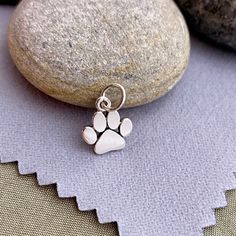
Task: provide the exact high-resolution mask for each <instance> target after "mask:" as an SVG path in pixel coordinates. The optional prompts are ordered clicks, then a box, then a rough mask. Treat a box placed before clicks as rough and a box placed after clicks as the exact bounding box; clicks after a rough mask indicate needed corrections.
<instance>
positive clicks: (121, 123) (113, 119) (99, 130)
mask: <svg viewBox="0 0 236 236" xmlns="http://www.w3.org/2000/svg"><path fill="white" fill-rule="evenodd" d="M132 128H133V125H132V122H131V120H130V119H128V118H124V119H122V120H120V115H119V113H118V111H110V112H108V113H107V114H104V113H103V112H101V111H97V112H96V113H95V114H94V117H93V127H89V126H87V127H85V129H84V130H83V132H82V136H83V139H84V141H85V142H86V143H88V144H90V145H92V144H95V146H94V151H95V153H97V154H104V153H107V152H110V151H115V150H121V149H123V148H124V147H125V139H124V137H126V136H128V135H129V134H130V133H131V131H132Z"/></svg>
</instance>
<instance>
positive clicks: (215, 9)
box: [176, 0, 236, 50]
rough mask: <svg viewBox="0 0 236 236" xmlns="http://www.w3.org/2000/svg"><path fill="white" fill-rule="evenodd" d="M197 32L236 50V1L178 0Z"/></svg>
mask: <svg viewBox="0 0 236 236" xmlns="http://www.w3.org/2000/svg"><path fill="white" fill-rule="evenodd" d="M176 2H177V3H178V4H179V6H180V8H181V9H182V11H183V13H184V15H185V16H186V18H187V21H188V23H189V24H190V26H192V27H193V28H194V29H195V30H196V31H198V32H200V33H202V34H203V35H205V36H207V37H208V38H210V39H212V40H214V41H215V42H217V43H220V44H223V45H225V46H228V47H231V48H233V49H234V50H236V1H235V0H198V1H196V0H176Z"/></svg>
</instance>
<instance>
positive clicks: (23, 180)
mask: <svg viewBox="0 0 236 236" xmlns="http://www.w3.org/2000/svg"><path fill="white" fill-rule="evenodd" d="M227 200H228V203H229V205H228V206H227V207H226V208H222V209H217V210H216V218H217V225H216V226H213V227H209V228H206V229H205V230H204V233H205V236H236V190H232V191H229V192H227ZM21 235H23V236H36V235H37V236H46V235H47V236H49V235H50V236H54V235H55V236H72V235H73V236H118V230H117V225H116V224H115V223H112V224H105V225H101V224H99V223H98V221H97V218H96V214H95V212H94V211H91V212H81V211H79V210H78V209H77V206H76V203H75V200H74V199H59V198H58V196H57V193H56V188H55V186H46V187H40V186H38V184H37V181H36V178H35V176H33V175H31V176H20V175H19V174H18V171H17V166H16V164H1V165H0V236H21Z"/></svg>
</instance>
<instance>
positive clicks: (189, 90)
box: [0, 7, 236, 236]
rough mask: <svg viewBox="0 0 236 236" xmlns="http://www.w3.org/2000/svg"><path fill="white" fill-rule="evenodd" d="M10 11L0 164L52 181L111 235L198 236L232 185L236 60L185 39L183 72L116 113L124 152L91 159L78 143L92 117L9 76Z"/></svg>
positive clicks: (0, 78)
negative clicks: (124, 130)
mask: <svg viewBox="0 0 236 236" xmlns="http://www.w3.org/2000/svg"><path fill="white" fill-rule="evenodd" d="M10 12H11V10H8V9H7V8H5V9H4V8H3V7H1V8H0V29H1V37H0V52H1V54H0V130H1V132H0V157H1V161H2V162H10V161H18V162H19V169H20V172H21V173H22V174H26V173H32V172H37V177H38V180H39V183H40V184H49V183H55V182H56V183H57V184H58V192H59V195H60V196H61V197H67V196H76V197H77V201H78V205H79V207H80V209H82V210H89V209H93V208H96V209H97V212H98V217H99V220H100V222H107V221H118V226H119V231H120V235H121V236H137V235H140V236H154V235H155V236H156V235H161V236H169V235H175V236H200V235H202V229H201V228H202V227H204V226H207V225H210V224H213V223H214V222H215V219H214V213H213V210H212V208H215V207H220V206H224V205H225V204H226V201H225V195H224V191H225V190H226V189H231V188H236V181H235V177H234V175H233V171H235V169H236V158H235V157H236V145H235V137H236V125H235V124H236V83H235V79H236V78H235V75H236V67H235V63H236V55H235V54H232V53H229V52H224V51H220V50H219V49H216V48H213V47H211V46H209V45H206V44H204V43H202V42H199V41H198V40H196V39H193V40H192V55H191V60H190V66H189V69H188V71H187V73H186V74H185V76H184V79H183V80H182V82H180V83H179V85H178V86H177V87H176V88H175V89H174V90H172V92H170V93H169V94H168V95H167V96H165V97H163V98H162V99H160V100H159V101H157V102H155V103H152V104H149V105H145V106H143V107H139V108H135V109H128V110H123V111H121V116H125V117H129V118H131V120H132V121H133V124H134V130H133V133H132V135H131V136H130V138H129V139H127V148H126V149H125V150H123V151H120V152H114V153H110V154H108V155H104V156H97V155H95V154H93V152H92V150H91V149H90V147H89V146H87V145H86V144H84V142H83V141H82V139H81V138H80V135H81V134H80V131H81V129H82V128H83V127H84V125H86V124H89V123H90V120H89V119H90V117H91V115H92V114H93V111H92V110H85V109H80V108H78V107H73V106H69V105H66V104H62V103H60V102H57V101H54V100H53V99H51V98H49V97H47V96H45V95H43V94H42V93H40V92H38V91H37V90H36V89H34V88H33V87H32V86H31V85H30V84H29V83H27V82H26V81H25V80H24V79H23V78H22V77H21V76H20V75H19V73H18V72H17V71H16V69H15V67H14V66H13V65H12V63H11V60H10V58H9V55H8V52H7V47H6V24H7V21H8V17H9V14H10Z"/></svg>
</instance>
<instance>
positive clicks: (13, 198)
mask: <svg viewBox="0 0 236 236" xmlns="http://www.w3.org/2000/svg"><path fill="white" fill-rule="evenodd" d="M0 235H1V236H21V235H23V236H36V235H37V236H46V235H47V236H54V235H55V236H60V235H62V236H72V235H73V236H75V235H76V236H89V235H91V236H118V230H117V225H116V224H115V223H112V224H104V225H102V224H99V223H98V220H97V218H96V214H95V212H94V211H93V212H81V211H79V210H78V208H77V206H76V203H75V199H60V198H59V197H58V196H57V193H56V187H55V186H46V187H40V186H38V184H37V181H36V178H35V176H33V175H31V176H20V175H19V174H18V171H17V167H16V164H0Z"/></svg>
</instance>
